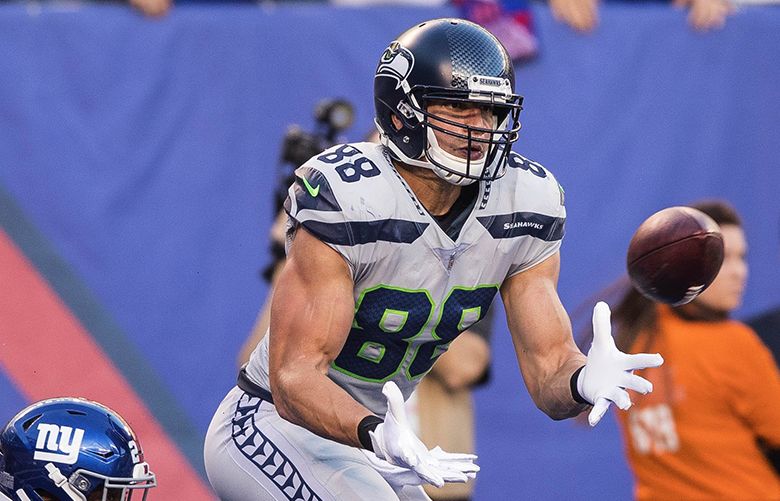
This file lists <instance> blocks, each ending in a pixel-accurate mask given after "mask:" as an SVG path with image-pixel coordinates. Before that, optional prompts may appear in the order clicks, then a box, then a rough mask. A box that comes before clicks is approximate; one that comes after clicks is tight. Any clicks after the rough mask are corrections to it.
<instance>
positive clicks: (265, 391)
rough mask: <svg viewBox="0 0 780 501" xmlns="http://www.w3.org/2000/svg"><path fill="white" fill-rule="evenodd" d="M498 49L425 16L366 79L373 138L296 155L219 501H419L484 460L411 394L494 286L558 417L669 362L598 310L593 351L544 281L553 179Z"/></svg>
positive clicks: (557, 197)
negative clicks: (278, 263) (421, 431)
mask: <svg viewBox="0 0 780 501" xmlns="http://www.w3.org/2000/svg"><path fill="white" fill-rule="evenodd" d="M514 86H515V74H514V70H513V68H512V62H511V60H510V58H509V56H508V55H507V52H506V50H505V49H504V47H503V46H502V45H501V44H500V43H499V42H498V41H497V39H496V38H495V37H494V36H493V35H492V34H490V33H489V32H488V31H486V30H485V29H484V28H482V27H480V26H478V25H476V24H473V23H470V22H467V21H464V20H461V19H437V20H433V21H428V22H424V23H420V24H418V25H416V26H414V27H413V28H411V29H409V30H408V31H406V32H405V33H403V34H402V35H400V36H399V37H398V38H397V40H395V41H393V42H392V43H391V44H390V45H389V46H388V47H387V49H386V50H385V51H384V53H383V54H382V56H381V58H380V61H379V64H378V66H377V69H376V73H375V78H374V101H375V106H376V120H375V121H376V125H377V128H378V129H379V132H380V134H381V144H376V143H357V144H343V145H338V146H335V147H333V148H331V149H329V150H326V151H325V152H323V153H322V154H320V155H317V156H315V157H314V158H312V159H311V160H310V161H308V162H307V163H305V164H304V165H303V166H301V167H300V168H299V169H298V170H297V171H296V175H297V179H296V181H295V183H294V184H293V185H292V186H291V187H290V190H289V196H288V198H287V201H286V205H285V209H286V212H287V214H288V216H289V218H288V222H287V253H288V260H287V264H286V266H285V268H284V270H283V271H282V272H281V275H280V277H279V281H278V285H277V288H276V290H275V292H274V296H273V302H272V307H271V326H270V332H269V335H267V336H265V337H264V338H263V340H262V341H261V342H260V343H259V344H258V347H257V348H256V349H255V351H254V352H253V354H252V356H251V358H250V361H249V363H248V364H247V365H246V366H245V368H244V369H242V370H241V371H240V373H239V379H238V385H237V387H235V388H233V389H232V390H231V391H230V392H229V393H228V395H227V396H226V397H225V399H224V400H223V402H222V404H221V405H220V406H219V408H218V410H217V412H216V414H215V416H214V418H213V420H212V423H211V426H210V427H209V431H208V433H207V436H206V444H205V460H206V470H207V473H208V476H209V480H210V481H211V484H212V486H213V487H214V489H215V490H216V492H217V493H218V495H219V496H220V498H221V499H224V500H256V499H279V500H291V499H305V500H351V499H354V500H362V499H427V497H426V496H425V494H424V492H423V490H422V488H421V487H420V486H421V484H422V483H424V482H427V483H430V484H433V485H437V486H441V485H443V484H444V483H445V482H465V481H466V480H467V479H468V478H470V477H473V476H475V475H476V473H477V471H478V470H479V467H478V466H477V465H476V464H475V462H474V461H475V459H476V457H475V456H473V455H467V454H457V453H449V452H445V451H443V450H441V449H440V448H438V447H435V448H433V449H430V450H429V449H428V448H426V447H425V446H424V445H423V444H422V442H421V441H420V440H419V439H418V438H417V437H416V436H415V435H414V433H413V432H412V431H411V428H410V426H409V424H408V422H407V419H406V415H405V413H404V407H403V403H404V400H405V399H406V398H408V397H409V395H410V394H411V392H412V390H413V389H414V387H415V385H416V384H417V383H418V382H419V381H420V379H421V378H422V377H424V376H425V375H426V374H427V373H428V371H429V370H430V369H431V366H432V365H433V364H434V362H435V361H436V359H437V358H438V357H439V355H441V354H442V353H443V352H444V351H446V350H447V347H448V346H449V344H450V342H451V341H452V340H453V339H455V337H456V336H457V335H458V334H459V333H460V332H462V331H464V330H466V329H467V328H468V327H469V326H471V325H472V324H474V323H475V322H477V321H478V320H479V319H480V318H482V317H483V316H484V315H485V313H486V311H487V310H488V308H489V307H490V305H491V303H492V301H493V299H494V297H495V296H496V294H497V293H498V292H500V293H501V298H502V300H503V302H504V306H505V309H506V312H507V320H508V325H509V328H510V331H511V335H512V338H513V341H514V345H515V348H516V352H517V357H518V361H519V363H520V367H521V370H522V373H523V378H524V380H525V383H526V385H527V388H528V390H529V392H530V394H531V396H532V397H533V399H534V401H535V403H536V404H537V406H538V407H539V408H540V409H542V410H543V411H544V412H545V413H547V414H548V415H549V416H551V417H552V418H553V419H563V418H567V417H572V416H575V415H577V414H579V413H580V412H582V411H583V410H585V409H586V408H587V407H588V406H589V405H593V409H592V410H591V414H590V418H591V424H594V425H595V423H596V422H598V420H599V419H600V418H601V416H602V415H603V414H604V412H606V410H607V407H608V406H609V403H610V402H614V403H616V404H617V405H618V406H619V407H621V408H623V409H625V408H627V407H628V406H629V405H630V403H631V402H630V399H629V396H628V394H627V392H626V388H628V389H633V390H637V391H640V392H643V393H646V392H648V391H650V390H651V387H650V384H649V383H648V382H647V381H645V380H642V379H641V378H638V377H637V376H634V375H632V374H631V371H632V370H634V369H638V368H641V367H648V366H657V365H660V364H661V363H662V359H661V357H660V356H659V355H648V354H638V355H631V356H629V355H625V354H623V353H620V352H619V351H618V350H617V349H616V348H615V345H614V342H613V340H612V336H611V333H610V327H609V309H608V307H607V306H606V305H605V304H604V303H600V304H599V305H597V307H596V309H595V313H594V322H595V323H596V324H597V329H596V331H597V332H596V336H595V339H594V343H593V346H592V348H591V350H590V352H589V354H588V356H587V357H586V356H585V355H583V354H582V353H581V352H580V351H579V350H578V349H577V347H576V345H575V344H574V342H573V340H572V335H571V324H570V321H569V318H568V316H567V314H566V312H565V311H564V309H563V306H562V305H561V302H560V300H559V298H558V294H557V291H556V284H557V280H558V271H559V247H560V244H561V239H562V237H563V233H564V222H565V218H566V209H565V208H564V198H563V190H562V189H561V188H560V186H559V185H558V182H557V181H556V180H555V178H554V177H553V175H552V174H551V173H550V172H549V171H548V170H547V169H545V168H544V167H542V166H541V165H539V164H538V163H536V162H533V161H531V160H528V159H527V158H524V157H523V156H521V155H519V154H517V153H515V152H513V151H512V145H513V143H514V142H515V141H516V140H517V137H518V132H519V130H520V122H519V114H520V110H521V105H522V97H521V96H519V95H518V94H516V93H515V88H514Z"/></svg>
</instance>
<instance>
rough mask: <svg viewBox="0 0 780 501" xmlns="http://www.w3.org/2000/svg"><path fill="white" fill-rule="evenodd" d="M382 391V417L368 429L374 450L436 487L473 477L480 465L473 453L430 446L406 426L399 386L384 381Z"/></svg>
mask: <svg viewBox="0 0 780 501" xmlns="http://www.w3.org/2000/svg"><path fill="white" fill-rule="evenodd" d="M382 393H383V394H384V395H385V397H386V398H387V414H385V421H384V422H383V423H381V424H379V426H377V427H376V428H375V429H374V430H373V431H370V432H369V436H370V437H371V444H372V446H373V447H374V454H376V455H377V457H379V458H380V459H384V460H385V461H387V462H388V463H390V464H392V465H395V466H400V467H401V468H408V469H410V470H413V471H414V472H415V473H416V474H417V475H418V476H419V477H420V478H421V479H423V480H425V481H426V482H428V483H429V484H433V485H435V486H436V487H441V486H443V485H444V483H445V482H461V483H462V482H467V481H468V479H469V478H474V477H476V475H477V472H478V471H479V466H477V465H476V464H474V460H475V459H477V456H476V455H474V454H453V453H450V452H445V451H443V450H442V449H441V448H440V447H435V448H433V449H431V450H428V448H427V447H426V446H425V444H423V443H422V441H421V440H420V439H419V438H417V436H416V435H415V434H414V432H413V431H412V429H411V427H410V426H409V422H408V420H407V418H406V409H405V408H404V398H403V395H401V390H399V389H398V386H396V384H395V383H394V382H392V381H388V382H387V383H385V386H384V387H383V388H382Z"/></svg>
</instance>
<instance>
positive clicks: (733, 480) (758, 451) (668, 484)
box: [614, 201, 780, 500]
mask: <svg viewBox="0 0 780 501" xmlns="http://www.w3.org/2000/svg"><path fill="white" fill-rule="evenodd" d="M692 207H694V208H697V209H699V210H701V211H703V212H704V213H706V214H707V215H709V216H710V217H712V218H713V219H714V220H715V222H717V223H718V224H719V225H720V227H721V232H722V234H723V240H724V247H725V258H724V261H723V266H722V268H721V270H720V272H719V274H718V276H717V278H716V279H715V281H714V282H713V283H712V285H710V286H709V287H708V288H707V289H706V290H705V291H704V292H703V293H702V294H701V295H700V296H698V297H697V298H696V299H694V300H693V301H692V302H691V303H689V304H686V305H683V306H680V307H677V308H670V307H668V306H666V305H658V304H656V303H653V302H651V301H650V300H649V299H646V298H644V297H642V296H640V295H639V293H638V292H636V291H635V290H634V289H632V290H631V291H629V292H628V293H627V294H626V296H625V297H624V299H623V301H622V302H621V303H620V304H619V305H618V306H617V308H616V309H615V314H614V320H615V322H616V324H617V327H618V336H617V343H618V346H620V347H622V348H624V349H626V350H628V351H629V352H638V351H647V350H657V351H659V352H660V353H663V356H664V358H665V360H666V363H665V364H664V365H663V366H661V367H658V368H652V369H646V370H642V371H638V374H641V375H642V376H644V377H645V378H647V379H648V380H650V381H651V382H652V383H653V385H654V391H653V393H651V394H648V395H643V396H638V397H637V398H636V399H635V405H634V406H633V407H631V408H630V409H629V410H628V412H626V413H624V414H622V415H619V416H618V417H619V421H620V425H621V428H622V431H623V435H624V439H625V444H626V448H627V451H628V459H629V463H630V465H631V468H632V469H633V472H634V476H635V478H636V490H635V494H636V498H637V499H638V500H649V499H712V500H715V499H718V500H721V499H765V500H769V499H778V498H780V476H778V473H777V472H776V471H775V470H774V469H773V467H772V466H771V464H770V462H769V461H768V460H767V457H766V455H765V454H764V452H763V450H762V445H763V446H764V447H765V448H767V449H770V450H776V449H778V448H780V374H778V370H777V366H776V365H775V363H774V360H773V359H772V356H771V354H770V353H769V350H768V349H767V348H766V346H764V345H763V344H762V343H761V341H760V339H759V338H758V337H757V336H756V335H755V333H754V332H753V331H752V330H750V329H749V328H748V327H747V326H745V325H744V324H742V323H740V322H737V321H735V320H731V319H729V316H730V313H731V312H732V311H733V310H734V309H736V308H737V307H739V305H740V304H741V302H742V295H743V293H744V288H745V283H746V279H747V274H748V273H747V264H746V261H745V255H746V253H747V244H746V241H745V235H744V232H743V230H742V223H741V221H740V218H739V216H738V215H737V213H736V212H735V210H734V209H733V208H732V207H731V206H730V205H729V204H727V203H725V202H722V201H710V202H702V203H698V204H694V205H692Z"/></svg>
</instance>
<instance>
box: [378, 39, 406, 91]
mask: <svg viewBox="0 0 780 501" xmlns="http://www.w3.org/2000/svg"><path fill="white" fill-rule="evenodd" d="M412 68H414V55H413V54H412V53H411V52H410V51H409V50H408V49H406V48H404V47H403V46H401V44H400V43H398V42H393V43H391V44H390V46H389V47H388V48H386V49H385V52H384V53H383V54H382V58H381V59H380V60H379V66H378V67H377V69H376V77H390V78H394V79H395V80H396V82H397V83H396V84H395V88H396V89H398V88H399V87H400V86H401V83H402V82H404V81H405V80H406V78H407V77H408V76H409V74H410V73H411V72H412Z"/></svg>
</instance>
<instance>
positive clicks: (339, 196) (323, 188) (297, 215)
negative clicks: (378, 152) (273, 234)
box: [284, 144, 384, 277]
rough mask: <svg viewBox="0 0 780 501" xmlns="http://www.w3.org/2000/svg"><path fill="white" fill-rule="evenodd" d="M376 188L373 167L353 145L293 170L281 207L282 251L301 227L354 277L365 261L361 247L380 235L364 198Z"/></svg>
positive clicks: (334, 149) (319, 156) (340, 146)
mask: <svg viewBox="0 0 780 501" xmlns="http://www.w3.org/2000/svg"><path fill="white" fill-rule="evenodd" d="M365 178H373V179H366V180H364V179H365ZM357 181H361V182H360V183H357ZM372 181H373V182H372ZM358 184H359V187H358V186H357V185H358ZM377 184H380V185H381V184H382V180H381V179H380V176H379V168H378V167H377V166H376V164H375V163H374V162H373V161H372V160H370V159H369V158H367V157H366V156H364V155H363V153H362V152H361V151H360V150H359V149H357V148H356V147H355V146H354V145H348V144H345V145H339V146H334V147H333V148H331V149H329V150H326V151H325V152H323V153H322V154H320V155H318V156H316V157H314V158H312V159H311V160H309V161H308V162H306V163H305V164H304V165H302V166H301V167H299V168H298V169H296V171H295V181H294V182H293V184H292V185H291V186H290V188H289V190H288V196H287V199H286V201H285V204H284V208H285V211H286V212H287V215H288V223H287V235H288V238H287V242H286V246H287V247H288V250H289V245H290V243H291V242H292V240H291V239H292V234H293V230H294V229H296V228H298V227H303V228H305V229H306V230H307V231H308V232H309V233H311V234H312V235H314V236H315V237H316V238H317V239H319V240H320V241H322V242H323V243H325V244H327V245H328V246H329V247H331V248H332V249H334V250H335V251H336V252H338V253H339V254H341V255H342V257H343V258H344V259H345V260H346V262H347V264H348V265H349V267H350V271H351V272H352V276H353V277H355V276H357V275H358V274H359V271H360V269H359V268H360V267H361V266H362V265H364V264H365V263H366V262H367V261H368V260H369V257H368V255H367V251H366V249H365V247H366V246H365V245H363V244H370V243H373V242H375V241H376V240H377V233H378V232H380V231H382V228H381V227H380V225H379V224H378V223H377V222H376V221H375V220H374V218H373V216H372V212H374V213H375V212H377V210H376V209H375V205H372V203H371V202H370V201H369V199H370V197H368V196H366V193H365V190H366V189H367V187H370V188H369V191H370V189H371V188H373V189H376V185H377ZM358 188H360V189H358ZM378 198H379V199H382V198H384V197H378ZM372 209H374V210H373V211H372ZM368 254H370V253H368Z"/></svg>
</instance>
